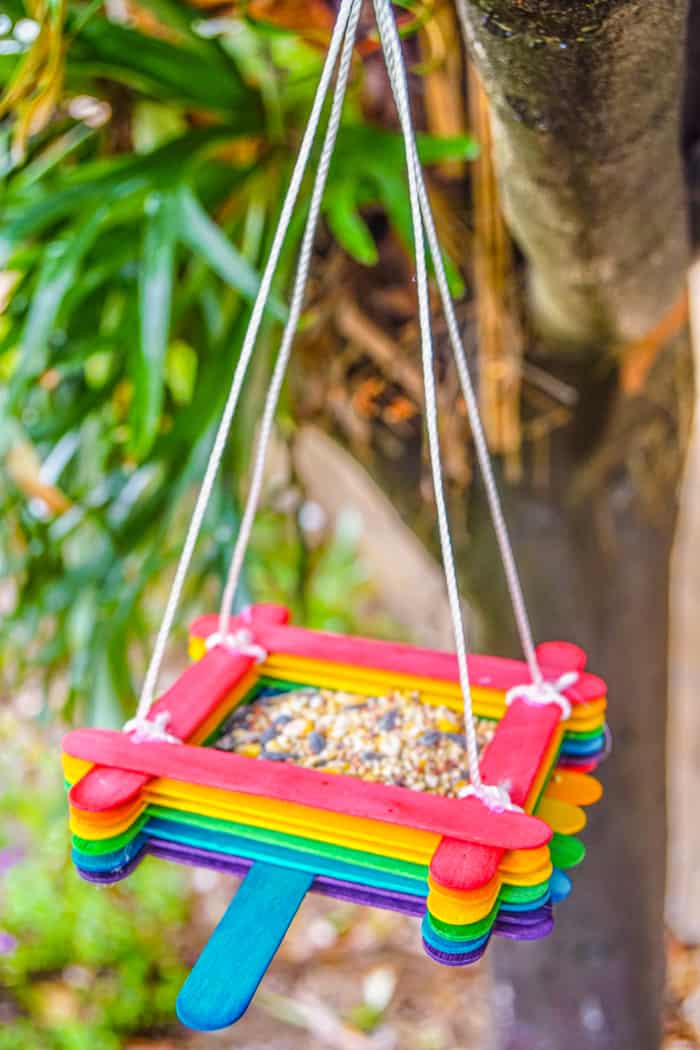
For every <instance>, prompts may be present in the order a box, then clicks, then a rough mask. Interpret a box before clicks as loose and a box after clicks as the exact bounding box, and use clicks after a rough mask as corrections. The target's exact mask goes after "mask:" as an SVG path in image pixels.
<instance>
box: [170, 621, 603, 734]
mask: <svg viewBox="0 0 700 1050" xmlns="http://www.w3.org/2000/svg"><path fill="white" fill-rule="evenodd" d="M205 652H206V645H205V643H204V640H203V639H202V638H197V637H195V636H191V637H190V641H189V654H190V658H191V659H192V660H199V659H201V658H202V656H204V654H205ZM260 673H261V674H263V675H270V676H271V677H275V678H278V679H279V680H280V681H288V682H298V681H303V682H304V683H305V684H308V685H315V686H320V687H325V688H329V689H330V688H334V689H341V690H342V689H344V690H346V691H352V692H358V693H361V694H365V695H371V694H372V693H374V692H377V690H378V689H380V688H382V689H391V688H393V689H404V690H407V691H409V692H411V691H415V692H419V693H421V694H422V696H421V699H423V700H424V701H425V702H426V703H432V704H446V705H447V706H448V707H451V708H452V709H453V710H456V711H461V710H462V697H461V692H460V689H459V685H458V684H457V683H454V682H441V681H439V680H436V679H434V678H422V677H420V676H418V675H408V674H400V673H396V672H388V671H383V670H381V669H378V670H375V669H373V668H358V667H353V666H351V665H345V664H335V663H330V662H328V661H323V660H313V659H310V658H308V657H298V656H290V655H287V654H284V653H272V654H270V655H269V656H268V658H267V660H265V661H264V663H263V664H262V665H261V666H260ZM472 694H473V701H474V705H475V706H474V710H475V713H476V714H481V715H482V716H483V717H489V716H491V717H496V718H501V717H502V716H503V712H504V710H505V701H504V694H503V692H502V691H499V690H494V689H487V688H485V687H483V686H479V685H478V684H476V685H475V686H474V687H473V689H472ZM606 706H607V702H606V699H605V697H601V698H599V699H596V700H592V701H589V702H588V703H586V704H578V705H575V706H574V708H573V710H572V714H571V718H570V719H569V720H568V722H567V725H569V726H570V727H571V728H574V727H575V728H576V729H578V730H579V731H581V732H586V731H588V730H591V729H597V728H598V727H599V726H601V727H602V724H603V717H604V713H605V709H606Z"/></svg>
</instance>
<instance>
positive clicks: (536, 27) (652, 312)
mask: <svg viewBox="0 0 700 1050" xmlns="http://www.w3.org/2000/svg"><path fill="white" fill-rule="evenodd" d="M458 5H460V6H462V14H463V16H464V17H463V21H464V23H465V29H466V33H467V36H468V39H469V41H470V45H471V52H472V57H473V59H474V61H475V62H476V64H477V66H478V68H479V70H480V72H481V75H482V78H483V81H484V87H485V89H486V93H487V95H488V97H489V100H490V103H491V110H492V117H493V136H494V146H495V163H496V168H497V171H498V175H499V180H500V186H501V194H502V200H503V205H504V210H505V213H506V218H507V219H508V222H509V225H510V227H511V230H512V232H513V234H514V236H515V238H516V240H517V241H518V242H519V244H520V246H521V248H522V249H523V251H524V253H525V255H526V256H527V259H528V262H529V264H530V267H529V273H530V287H531V300H532V310H533V318H534V320H535V322H536V325H537V327H538V328H539V330H540V331H541V333H542V334H543V335H544V336H545V337H546V338H547V340H548V341H550V342H552V341H556V342H558V343H559V344H568V345H570V346H574V347H582V346H583V347H590V346H591V345H595V344H601V343H602V344H609V343H610V342H611V341H613V340H627V339H636V338H639V337H641V336H642V335H644V334H645V333H646V332H647V331H648V330H649V329H651V328H652V327H653V326H654V325H655V324H656V323H657V322H658V321H659V319H660V318H661V316H662V315H663V314H664V313H665V312H666V311H667V310H668V309H669V308H670V307H671V305H672V303H673V302H674V301H675V299H676V298H677V296H678V294H679V291H680V289H681V287H682V280H683V273H684V270H685V266H686V253H687V247H686V209H685V206H684V200H685V189H684V178H683V165H682V162H681V154H680V141H681V122H680V121H681V101H682V97H683V77H684V69H685V62H684V48H685V22H686V14H687V4H686V3H684V2H683V0H587V2H585V3H584V2H580V0H575V2H572V0H569V2H561V0H488V2H487V0H458Z"/></svg>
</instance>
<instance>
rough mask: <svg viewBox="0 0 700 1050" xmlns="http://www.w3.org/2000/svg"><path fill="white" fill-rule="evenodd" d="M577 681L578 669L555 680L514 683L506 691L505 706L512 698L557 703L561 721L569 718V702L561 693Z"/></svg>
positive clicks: (526, 701) (536, 702)
mask: <svg viewBox="0 0 700 1050" xmlns="http://www.w3.org/2000/svg"><path fill="white" fill-rule="evenodd" d="M577 681H578V671H567V672H566V674H563V675H561V677H560V678H557V680H556V682H529V683H523V685H514V686H513V688H512V689H509V690H508V692H507V693H506V707H509V706H510V705H511V704H512V703H513V701H514V700H524V701H525V703H526V704H543V705H545V704H557V706H558V707H560V708H561V718H562V721H564V722H566V720H567V719H568V718H571V703H570V701H569V700H567V698H566V697H565V696H564V695H563V693H564V690H565V689H568V688H569V686H571V685H574V683H575V682H577Z"/></svg>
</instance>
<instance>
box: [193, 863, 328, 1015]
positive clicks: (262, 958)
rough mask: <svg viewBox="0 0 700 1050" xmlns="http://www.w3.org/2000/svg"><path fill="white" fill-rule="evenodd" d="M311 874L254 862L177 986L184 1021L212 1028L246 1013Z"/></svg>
mask: <svg viewBox="0 0 700 1050" xmlns="http://www.w3.org/2000/svg"><path fill="white" fill-rule="evenodd" d="M313 878H314V877H313V875H310V874H308V873H307V872H302V871H291V870H290V869H288V868H279V867H275V866H273V865H271V864H262V863H259V862H258V863H255V864H253V866H252V868H251V869H250V871H249V872H248V874H247V875H246V877H245V879H244V880H243V882H242V883H241V885H240V887H239V889H238V892H237V894H236V896H235V897H234V898H233V900H232V901H231V903H230V904H229V906H228V908H227V909H226V911H225V913H224V916H223V918H222V919H221V921H220V922H219V925H218V926H217V927H216V929H215V930H214V932H213V934H212V935H211V937H210V938H209V942H208V944H207V945H206V946H205V948H204V950H203V952H202V954H201V955H200V957H199V959H198V960H197V962H196V963H195V965H194V968H193V969H192V972H191V974H190V975H189V977H188V978H187V980H186V981H185V983H184V985H183V986H182V989H181V990H180V994H179V996H178V998H177V1015H178V1017H179V1018H180V1020H181V1021H182V1023H183V1024H185V1025H187V1027H188V1028H194V1029H196V1030H197V1031H200V1032H213V1031H215V1030H216V1029H218V1028H226V1027H228V1025H231V1024H233V1023H234V1021H237V1020H238V1018H239V1017H241V1016H242V1014H244V1013H245V1011H246V1009H247V1007H248V1004H249V1003H250V1001H251V999H252V998H253V996H254V995H255V992H256V990H257V987H258V985H259V984H260V981H261V980H262V978H263V977H264V976H265V973H266V971H267V968H268V966H269V965H270V963H271V962H272V959H273V957H274V955H275V952H276V951H277V949H278V948H279V946H280V943H281V941H282V938H283V937H284V935H285V933H286V932H287V930H288V928H289V924H290V923H291V921H292V919H293V918H294V916H295V915H296V913H297V909H298V908H299V905H300V904H301V902H302V901H303V899H304V896H305V895H306V892H307V891H308V890H309V889H310V887H311V883H312V882H313Z"/></svg>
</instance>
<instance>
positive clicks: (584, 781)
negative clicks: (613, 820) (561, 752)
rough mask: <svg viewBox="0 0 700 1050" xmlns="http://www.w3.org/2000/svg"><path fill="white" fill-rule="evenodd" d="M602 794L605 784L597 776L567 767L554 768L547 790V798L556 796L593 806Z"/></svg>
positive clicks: (562, 799) (566, 800) (579, 804)
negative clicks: (567, 768)
mask: <svg viewBox="0 0 700 1050" xmlns="http://www.w3.org/2000/svg"><path fill="white" fill-rule="evenodd" d="M602 795H603V786H602V784H601V783H600V781H599V780H596V779H595V777H591V776H587V775H586V774H585V773H576V772H575V771H574V770H565V769H555V770H554V772H553V773H552V776H551V778H550V780H549V783H548V784H547V788H546V790H545V798H556V799H559V800H560V801H561V802H571V803H573V804H574V805H576V806H592V805H594V804H595V803H596V802H598V801H599V800H600V799H601V798H602Z"/></svg>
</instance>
